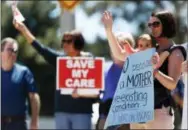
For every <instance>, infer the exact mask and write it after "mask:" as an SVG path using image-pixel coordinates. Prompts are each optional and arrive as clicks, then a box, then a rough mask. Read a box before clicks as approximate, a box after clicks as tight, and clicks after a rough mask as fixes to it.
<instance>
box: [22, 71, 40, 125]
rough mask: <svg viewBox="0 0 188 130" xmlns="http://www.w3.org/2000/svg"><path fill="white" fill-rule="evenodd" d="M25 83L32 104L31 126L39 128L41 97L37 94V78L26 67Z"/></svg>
mask: <svg viewBox="0 0 188 130" xmlns="http://www.w3.org/2000/svg"><path fill="white" fill-rule="evenodd" d="M24 78H25V85H26V93H27V94H28V96H29V100H30V103H31V104H30V106H31V112H32V113H31V122H30V128H31V129H37V128H38V118H39V111H40V98H39V95H38V94H37V88H36V84H35V80H34V77H33V74H32V73H31V71H30V70H29V69H28V68H26V71H25V77H24Z"/></svg>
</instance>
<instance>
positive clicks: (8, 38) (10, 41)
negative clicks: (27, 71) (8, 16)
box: [1, 37, 18, 51]
mask: <svg viewBox="0 0 188 130" xmlns="http://www.w3.org/2000/svg"><path fill="white" fill-rule="evenodd" d="M7 43H11V44H12V45H13V49H14V51H18V42H17V41H16V40H15V39H13V38H11V37H6V38H4V39H3V40H2V41H1V51H3V50H4V47H5V45H6V44H7Z"/></svg>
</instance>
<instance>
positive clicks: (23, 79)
mask: <svg viewBox="0 0 188 130" xmlns="http://www.w3.org/2000/svg"><path fill="white" fill-rule="evenodd" d="M17 52H18V43H17V42H16V40H14V39H13V38H10V37H7V38H4V39H3V40H2V41H1V129H2V130H26V129H27V124H26V108H27V106H26V100H27V99H28V98H29V100H30V103H31V122H30V129H38V121H39V119H38V118H39V111H40V99H39V95H38V93H37V89H36V84H35V80H34V78H33V74H32V73H31V71H30V70H29V69H28V68H27V67H26V66H23V65H20V64H18V63H16V59H17Z"/></svg>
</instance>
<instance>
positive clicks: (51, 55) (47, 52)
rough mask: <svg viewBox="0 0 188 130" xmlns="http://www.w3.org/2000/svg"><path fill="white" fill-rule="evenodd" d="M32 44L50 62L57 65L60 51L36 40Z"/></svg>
mask: <svg viewBox="0 0 188 130" xmlns="http://www.w3.org/2000/svg"><path fill="white" fill-rule="evenodd" d="M31 44H32V46H33V47H34V48H35V49H36V50H37V51H38V53H40V54H41V55H42V56H43V57H44V59H45V60H46V61H47V62H48V63H49V64H51V65H52V66H54V67H56V58H57V57H58V56H60V55H61V54H60V53H58V52H57V51H55V50H53V49H51V48H48V47H45V46H44V45H43V44H41V43H39V42H38V41H36V40H34V41H33V42H32V43H31Z"/></svg>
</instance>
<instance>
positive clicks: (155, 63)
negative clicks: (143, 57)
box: [151, 52, 160, 69]
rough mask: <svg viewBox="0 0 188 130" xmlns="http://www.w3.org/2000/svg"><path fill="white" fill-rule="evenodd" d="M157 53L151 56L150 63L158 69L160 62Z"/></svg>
mask: <svg viewBox="0 0 188 130" xmlns="http://www.w3.org/2000/svg"><path fill="white" fill-rule="evenodd" d="M159 59H160V58H159V54H158V53H157V52H156V53H155V54H154V55H153V56H152V58H151V63H152V66H153V69H158V68H159V67H160V64H159Z"/></svg>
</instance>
